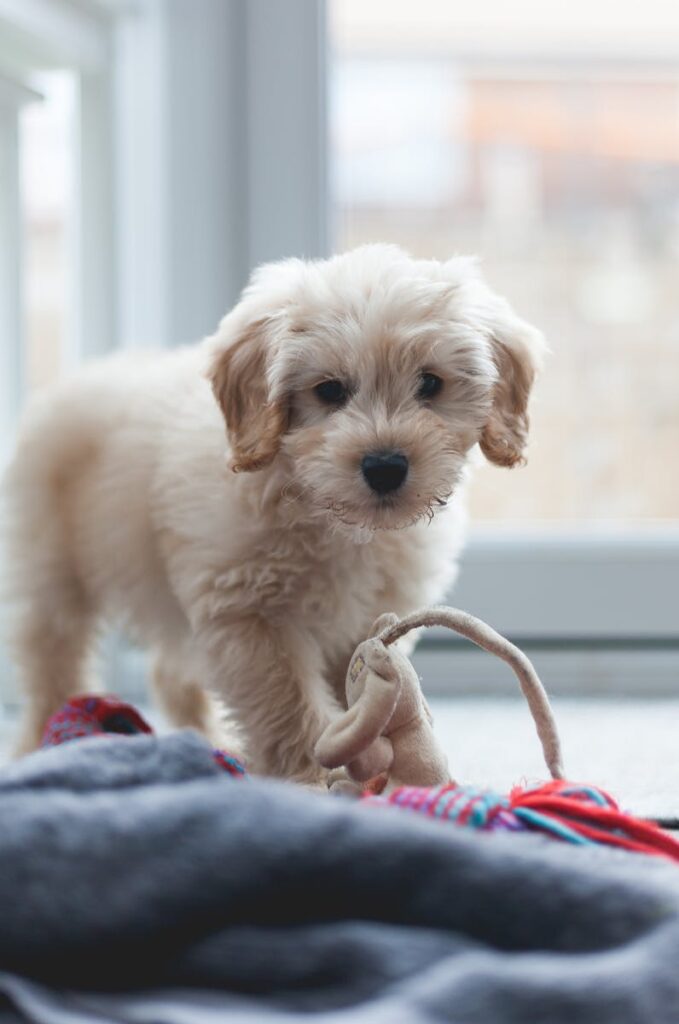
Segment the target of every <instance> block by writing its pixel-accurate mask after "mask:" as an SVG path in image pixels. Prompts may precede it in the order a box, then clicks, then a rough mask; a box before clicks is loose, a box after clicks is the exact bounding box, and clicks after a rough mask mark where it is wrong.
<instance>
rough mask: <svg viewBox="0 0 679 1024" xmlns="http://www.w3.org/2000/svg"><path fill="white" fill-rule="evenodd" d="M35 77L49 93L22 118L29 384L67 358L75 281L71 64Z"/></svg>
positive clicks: (44, 378)
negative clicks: (72, 260)
mask: <svg viewBox="0 0 679 1024" xmlns="http://www.w3.org/2000/svg"><path fill="white" fill-rule="evenodd" d="M32 84H34V86H35V88H36V90H37V91H38V92H40V93H41V94H42V96H43V97H44V98H43V100H42V101H41V102H36V103H30V104H28V105H27V106H26V107H24V108H23V109H22V111H21V114H20V121H19V133H20V135H19V139H20V169H21V194H22V206H23V228H24V234H23V243H24V250H23V261H24V277H23V281H24V334H25V339H26V358H25V367H26V383H27V387H28V388H29V389H34V388H39V387H43V386H45V385H46V384H49V383H50V382H51V381H53V380H54V379H55V378H56V377H57V376H58V374H59V371H60V369H61V367H62V365H63V359H64V352H65V345H66V335H67V331H68V315H69V307H70V288H71V280H70V276H69V267H70V250H69V241H70V240H69V227H70V215H71V199H72V194H73V188H74V183H73V152H74V134H73V120H74V98H75V91H74V89H75V82H74V76H73V75H72V74H70V73H69V72H50V73H45V74H40V75H36V76H35V78H34V79H33V82H32Z"/></svg>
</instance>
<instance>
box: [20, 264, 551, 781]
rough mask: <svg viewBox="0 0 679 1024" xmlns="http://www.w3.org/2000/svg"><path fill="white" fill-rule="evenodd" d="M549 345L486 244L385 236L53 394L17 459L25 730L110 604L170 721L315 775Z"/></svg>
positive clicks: (278, 270) (88, 646)
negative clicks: (362, 663) (430, 248)
mask: <svg viewBox="0 0 679 1024" xmlns="http://www.w3.org/2000/svg"><path fill="white" fill-rule="evenodd" d="M541 352H542V341H541V337H540V335H539V334H538V333H537V332H536V331H535V330H534V329H533V328H532V327H530V326H528V325H527V324H526V323H524V322H523V321H522V320H519V319H518V318H517V317H516V316H515V315H514V313H513V312H512V311H511V309H510V308H509V306H508V305H507V303H506V302H505V301H504V300H503V299H500V298H498V297H497V296H496V295H494V294H493V293H492V292H491V291H490V290H489V289H488V288H487V286H486V285H485V284H484V283H483V281H482V280H481V278H480V276H479V273H478V271H477V269H476V265H475V263H474V262H473V261H471V260H468V259H464V258H455V259H452V260H450V261H449V262H446V263H439V262H435V261H422V260H413V259H411V258H410V257H409V256H408V255H407V254H406V253H404V252H403V251H401V250H400V249H398V248H396V247H393V246H387V245H370V246H364V247H362V248H360V249H357V250H355V251H353V252H349V253H346V254H344V255H341V256H336V257H334V258H332V259H329V260H323V261H316V262H302V261H300V260H287V261H285V262H282V263H276V264H272V265H268V266H264V267H261V268H260V269H259V270H257V271H256V272H255V273H254V275H253V277H252V281H251V283H250V285H249V286H248V288H246V290H245V292H244V294H243V296H242V299H241V301H240V302H239V304H238V305H237V306H236V307H235V309H233V310H232V311H231V312H230V313H229V314H228V315H227V316H226V317H225V318H224V320H223V321H222V323H221V324H220V326H219V329H218V331H217V333H216V334H215V335H214V336H213V337H210V338H208V339H206V340H205V341H204V342H203V343H201V344H199V345H196V346H193V347H190V348H185V349H180V350H175V351H171V352H156V353H148V354H146V355H144V356H139V355H131V354H125V355H121V356H119V357H116V358H113V359H111V360H107V361H103V362H101V363H98V364H93V365H92V366H90V367H88V368H86V369H85V370H83V371H82V372H80V373H79V374H78V375H77V376H76V377H74V378H72V379H71V380H70V381H67V382H66V383H64V384H62V385H60V386H59V387H58V388H56V389H55V390H54V391H52V392H51V393H49V394H47V395H46V396H44V397H41V398H40V399H39V400H37V401H36V402H35V403H34V405H33V407H32V409H31V410H30V411H29V413H28V415H27V418H26V421H25V423H24V426H23V429H22V432H21V435H20V439H19V443H18V447H17V451H16V456H15V458H14V460H13V463H12V465H11V466H10V468H9V470H8V473H7V476H6V479H5V483H4V499H5V511H6V527H5V541H6V549H7V563H8V566H9V577H8V580H7V583H8V588H9V591H10V595H11V598H12V601H13V606H14V616H13V623H14V630H13V647H14V651H15V654H16V660H17V662H18V666H19V669H20V673H21V678H22V683H23V687H24V689H25V694H26V705H25V716H24V726H23V733H22V737H21V741H20V749H21V750H30V749H31V748H33V747H35V746H36V744H37V743H38V742H39V738H40V735H41V731H42V729H43V727H44V724H45V720H46V718H47V717H48V716H49V715H50V714H51V713H52V712H53V711H54V710H55V709H56V708H58V707H59V706H60V704H61V703H62V702H63V701H64V700H65V699H66V698H68V697H69V696H70V695H73V694H75V693H77V692H78V691H82V690H83V689H85V688H89V687H91V686H92V681H91V679H89V678H88V661H89V655H90V654H91V653H92V648H93V641H94V639H95V636H96V632H97V627H98V626H99V625H100V624H101V623H102V622H109V623H114V624H117V625H122V626H123V627H124V629H125V630H126V631H127V632H128V634H129V635H130V637H131V638H132V639H133V640H135V641H136V642H138V643H140V644H142V645H144V646H145V647H147V648H149V649H151V650H152V651H153V652H154V655H155V669H154V682H155V687H156V690H157V693H158V696H159V698H160V700H161V702H162V704H163V705H164V707H165V710H166V712H167V713H168V715H169V716H170V718H171V720H172V721H173V722H175V723H176V724H177V725H182V726H193V727H195V728H197V729H199V730H201V731H202V732H204V733H205V734H206V735H207V736H208V737H210V739H211V740H212V742H214V743H220V744H224V745H226V746H227V747H231V748H232V749H233V748H234V747H236V749H241V750H242V748H241V747H240V734H242V736H243V738H244V743H245V753H246V756H247V758H248V761H249V765H250V767H251V768H252V769H253V770H254V771H256V772H262V773H269V774H273V775H281V776H287V777H292V778H296V779H299V780H302V781H306V782H312V783H313V782H322V781H323V772H322V770H321V769H320V767H319V766H318V764H317V763H316V761H315V759H314V756H313V749H314V744H315V743H316V740H317V739H318V737H319V736H320V734H321V732H322V731H323V729H324V728H325V726H326V725H327V724H328V721H329V719H330V718H331V717H332V716H333V714H335V713H336V712H337V709H338V702H339V701H340V700H341V699H342V697H343V689H344V677H345V672H346V668H347V664H348V661H349V658H350V656H351V654H352V652H353V650H354V647H355V646H356V644H357V643H358V642H359V641H360V640H362V639H363V638H364V637H365V636H366V635H367V633H368V630H369V628H370V625H371V623H372V622H373V621H374V619H375V618H376V617H377V615H378V614H379V613H381V612H383V611H385V610H390V611H393V612H395V613H396V614H397V615H404V614H406V613H407V612H409V611H411V610H412V609H413V608H415V607H417V606H419V605H429V604H432V603H434V602H436V601H437V600H439V599H441V598H443V596H444V594H445V593H446V592H447V590H448V589H449V587H450V585H451V583H452V581H453V577H454V575H455V569H456V559H457V557H458V554H459V551H460V547H461V544H462V540H463V528H464V497H463V489H464V479H465V469H466V466H467V462H468V459H469V455H470V452H471V451H472V449H473V448H474V446H475V445H477V444H479V445H480V447H481V449H482V451H483V452H484V453H485V455H486V457H487V458H488V459H490V460H491V461H492V462H495V463H497V464H498V465H501V466H513V465H515V464H517V463H518V462H520V461H521V458H522V453H523V449H524V445H525V442H526V434H527V426H528V416H527V403H528V396H529V392H530V390H531V386H532V383H533V378H534V375H535V372H536V369H537V366H538V363H539V359H540V355H541ZM225 428H226V429H225ZM215 697H216V698H218V701H216V700H215ZM221 703H223V704H224V705H225V706H226V707H227V708H228V709H229V711H230V712H231V717H230V718H227V717H226V716H225V715H223V714H222V713H221V710H220V707H219V705H220V704H221ZM230 727H233V728H234V729H235V730H236V731H237V733H238V735H234V734H233V732H232V733H231V734H229V729H230Z"/></svg>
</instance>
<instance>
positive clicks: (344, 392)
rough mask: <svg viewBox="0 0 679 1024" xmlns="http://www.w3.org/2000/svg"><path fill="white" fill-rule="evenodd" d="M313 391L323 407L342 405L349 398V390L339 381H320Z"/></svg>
mask: <svg viewBox="0 0 679 1024" xmlns="http://www.w3.org/2000/svg"><path fill="white" fill-rule="evenodd" d="M314 391H315V392H316V394H317V396H318V397H319V398H320V400H321V402H323V403H324V404H325V405H344V403H345V402H346V400H347V398H348V397H349V390H348V388H347V387H346V385H345V384H343V383H342V381H341V380H322V381H321V383H320V384H317V385H316V387H315V388H314Z"/></svg>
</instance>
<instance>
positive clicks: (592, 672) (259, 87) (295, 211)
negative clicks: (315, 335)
mask: <svg viewBox="0 0 679 1024" xmlns="http://www.w3.org/2000/svg"><path fill="white" fill-rule="evenodd" d="M8 28H11V33H12V46H11V47H9V48H8V47H3V46H2V45H1V37H2V32H3V30H4V29H8ZM9 51H11V53H10V52H9ZM50 66H52V67H68V68H71V69H73V70H74V71H76V72H77V73H78V75H79V81H80V105H79V116H78V160H77V167H78V188H77V210H78V215H77V217H76V225H75V231H74V238H73V252H74V261H73V266H74V272H73V279H74V282H75V288H74V294H73V325H74V326H73V330H72V332H71V343H70V348H69V359H70V360H72V361H77V360H81V359H83V358H88V357H91V356H96V355H99V354H101V353H103V352H106V351H109V350H110V349H113V348H116V347H121V346H128V345H146V344H149V343H151V344H154V345H159V344H166V345H174V344H178V343H181V342H185V341H189V340H191V339H194V338H197V337H199V336H201V335H202V334H204V333H206V332H208V331H211V330H212V329H213V328H214V326H215V325H216V323H217V321H218V320H219V318H220V317H221V315H222V314H223V313H224V311H225V310H226V309H227V308H228V307H229V305H230V304H231V303H233V302H234V301H235V299H236V297H237V295H238V293H239V291H240V288H241V287H242V285H243V284H244V282H245V280H246V278H247V275H248V272H249V269H250V268H251V267H252V266H254V265H256V264H257V263H259V262H261V261H262V260H266V259H275V258H280V257H283V256H288V255H301V256H309V257H314V256H323V255H325V254H327V252H328V250H329V249H331V248H332V239H331V237H330V233H329V230H328V224H329V219H330V217H329V214H330V210H329V189H328V132H327V125H326V113H325V112H326V101H325V100H326V89H327V76H328V67H329V61H328V40H327V33H326V10H325V3H324V0H285V3H283V2H282V0H247V2H246V0H219V2H215V0H0V72H1V73H2V74H3V75H5V77H7V76H10V75H11V76H13V78H14V85H13V86H12V88H13V89H15V90H18V92H16V93H15V99H19V98H21V99H25V98H30V94H27V93H25V92H22V89H23V88H24V86H23V85H22V81H23V82H26V81H28V80H29V78H28V75H29V74H30V71H31V70H34V69H37V68H42V67H50ZM15 108H16V104H15ZM4 109H6V105H5V107H3V105H2V90H1V89H0V118H2V117H3V116H5V115H4V114H2V110H4ZM8 137H9V136H8V135H7V133H5V136H4V138H5V140H6V139H7V138H8ZM1 152H2V146H1V144H0V153H1ZM0 204H1V206H0V218H7V217H8V216H9V218H10V220H11V218H12V217H13V216H14V213H13V212H12V211H16V201H15V198H14V197H13V196H12V195H10V194H9V193H4V194H1V195H0ZM12 223H14V228H13V230H14V236H12V234H11V232H8V233H6V235H5V242H4V247H3V248H2V251H0V267H3V266H5V264H3V262H2V261H3V259H4V260H7V259H8V258H9V259H10V260H13V261H14V263H13V266H14V271H13V272H17V269H16V268H17V267H18V262H17V260H18V253H19V229H18V226H17V223H16V221H13V222H12ZM8 239H9V242H8ZM3 280H4V282H5V287H4V291H2V292H1V293H0V326H1V327H3V328H4V327H6V325H7V324H10V327H9V333H8V334H7V335H6V337H9V338H10V339H11V344H10V345H9V347H8V346H7V345H5V347H4V348H3V349H2V351H1V354H0V362H1V364H2V365H0V387H1V388H4V392H3V394H2V396H0V397H1V398H2V405H1V406H0V408H3V409H4V410H6V412H5V416H6V418H7V422H6V423H5V424H0V428H2V427H3V426H4V428H5V429H4V430H3V437H7V435H8V429H7V428H8V425H9V423H10V422H14V421H15V417H16V412H17V410H18V407H19V404H20V393H21V386H22V369H21V351H22V348H21V324H20V317H19V315H18V311H19V308H20V307H19V306H18V305H17V301H18V300H17V299H16V296H18V294H19V282H18V278H17V279H16V282H17V287H16V288H14V284H13V283H12V284H11V285H10V284H8V283H7V282H13V281H14V279H13V278H12V277H11V275H10V276H8V277H7V278H4V279H3V275H1V274H0V288H2V286H3ZM8 295H9V296H14V299H13V301H11V302H8V301H7V296H8ZM3 318H4V319H3ZM12 318H13V319H12ZM678 594H679V526H678V527H675V526H672V525H668V526H667V527H665V528H663V529H659V530H655V529H649V530H648V531H643V530H633V531H631V530H629V531H628V530H625V529H619V528H615V529H613V528H611V529H610V530H608V529H606V528H603V529H601V528H597V529H590V528H589V527H586V526H585V527H583V528H582V529H580V528H578V529H577V530H575V529H573V530H567V529H561V530H559V531H557V532H556V533H554V532H550V531H548V530H545V528H544V526H543V527H539V528H538V527H534V526H532V525H530V524H526V528H525V529H523V528H522V529H521V530H520V531H517V532H515V533H514V532H511V531H488V530H484V531H480V530H476V529H474V528H472V530H471V536H470V543H469V546H468V548H467V551H466V553H465V555H464V558H463V568H462V573H461V577H460V582H459V585H458V586H457V587H456V589H455V591H454V593H453V594H452V595H450V600H451V601H452V602H454V603H457V604H459V605H461V606H463V607H467V608H469V609H470V610H472V611H474V612H476V613H477V614H480V615H481V616H483V617H484V618H486V619H488V620H489V621H491V622H492V623H493V624H495V625H496V626H497V627H498V628H499V629H501V630H503V631H505V632H507V633H509V634H510V635H512V636H514V637H516V638H517V639H520V640H521V641H522V642H523V643H525V645H526V647H527V649H528V650H529V651H530V652H532V651H535V652H537V654H536V660H539V658H541V659H542V661H543V664H544V666H545V667H544V672H545V677H546V679H547V681H548V682H550V681H551V680H552V679H557V680H558V679H563V681H564V687H565V688H566V689H568V688H569V687H572V688H574V689H575V690H578V689H583V690H584V689H587V687H588V686H589V685H592V684H594V685H599V686H600V688H601V689H602V691H605V692H609V690H610V692H627V691H632V690H634V689H635V688H636V689H637V690H638V692H656V691H658V692H660V691H662V692H675V693H676V692H677V691H678V689H679V600H678ZM442 644H443V645H444V646H443V647H442V646H441V645H442ZM442 655H443V657H442ZM545 659H546V660H545ZM635 659H636V660H635ZM419 663H420V665H422V666H423V667H424V666H428V668H425V677H426V682H427V683H428V685H429V687H430V688H432V689H434V690H442V691H445V692H451V690H456V691H459V690H476V688H477V687H486V688H488V687H490V688H491V689H492V688H494V687H496V686H497V687H503V688H504V687H505V686H506V680H504V679H502V680H500V679H498V681H497V683H496V682H495V681H494V680H495V675H496V671H495V669H492V670H491V669H490V668H489V664H490V663H489V661H488V659H483V658H481V657H477V656H476V655H473V654H470V653H469V652H468V651H467V650H466V649H464V650H463V649H461V648H457V647H455V646H453V645H451V643H450V640H449V638H448V637H446V638H445V639H444V638H442V637H440V636H439V637H437V636H433V637H432V638H431V640H429V641H428V642H427V643H425V645H424V646H423V648H422V653H421V655H420V659H419ZM451 676H452V677H453V678H452V679H451ZM623 677H624V678H623ZM597 681H598V683H597ZM607 688H608V689H607Z"/></svg>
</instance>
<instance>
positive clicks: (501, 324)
mask: <svg viewBox="0 0 679 1024" xmlns="http://www.w3.org/2000/svg"><path fill="white" fill-rule="evenodd" d="M209 345H210V348H211V355H210V358H211V370H210V377H211V381H212V386H213V390H214V393H215V396H216V398H217V401H218V402H219V404H220V406H221V408H222V411H223V414H224V418H225V420H226V425H227V429H228V435H229V440H230V445H231V452H232V462H231V465H232V468H233V469H234V470H236V471H251V470H259V469H262V468H263V467H265V466H267V465H269V464H270V463H271V462H273V461H274V459H276V457H277V456H279V457H280V458H279V460H278V461H279V462H280V464H281V465H282V464H285V467H286V473H287V474H288V475H289V476H290V478H291V483H294V484H295V485H296V488H295V490H296V493H297V494H298V495H299V500H300V501H305V502H306V503H307V504H310V505H311V506H312V507H313V509H314V510H315V511H319V512H320V511H323V512H325V513H329V514H330V515H331V516H333V517H335V518H336V519H337V520H339V521H341V522H344V523H347V524H351V525H352V526H357V527H367V528H368V529H379V528H390V529H396V528H400V527H403V526H407V525H408V524H410V523H413V522H415V521H417V520H418V519H420V518H422V517H423V516H426V515H431V514H432V513H433V512H435V511H436V509H437V508H439V507H441V506H443V505H444V504H445V502H446V500H447V499H448V497H449V496H450V495H451V494H452V492H453V491H454V489H455V485H456V483H457V482H458V481H459V479H460V477H461V475H462V472H463V468H464V465H465V461H466V456H467V453H468V452H469V449H470V448H471V447H472V446H473V445H474V444H476V443H477V442H478V443H479V444H480V446H481V449H482V450H483V452H484V454H485V455H486V457H487V458H488V459H490V460H491V461H492V462H495V463H496V464H498V465H501V466H513V465H516V464H517V463H519V462H520V461H521V460H522V457H523V449H524V446H525V443H526V439H527V431H528V413H527V405H528V396H529V393H530V390H531V386H532V383H533V378H534V376H535V373H536V370H537V368H538V364H539V361H540V356H541V353H542V340H541V336H540V335H539V334H538V332H537V331H535V330H534V329H533V328H532V327H530V326H529V325H528V324H526V323H524V322H523V321H521V320H519V319H518V317H516V316H515V315H514V313H513V312H512V311H511V309H510V308H509V306H508V305H507V303H506V302H505V301H504V300H503V299H500V298H499V297H497V296H496V295H494V294H493V293H492V292H491V291H490V290H489V289H488V287H487V286H486V285H485V284H484V282H483V281H482V279H481V277H480V275H479V273H478V271H477V269H476V265H475V263H474V262H473V261H472V260H469V259H465V258H455V259H452V260H450V261H448V262H446V263H438V262H436V261H424V260H412V259H410V258H409V257H408V256H407V255H406V253H404V252H403V251H402V250H400V249H398V248H396V247H394V246H386V245H370V246H363V247H361V248H360V249H356V250H354V251H353V252H349V253H346V254H344V255H342V256H337V257H334V258H333V259H330V260H325V261H318V262H312V263H304V262H302V261H300V260H288V261H285V262H283V263H278V264H271V265H268V266H264V267H261V268H260V269H259V270H258V271H256V272H255V274H254V276H253V279H252V281H251V283H250V285H249V287H248V288H247V289H246V290H245V292H244V295H243V298H242V300H241V302H240V303H239V304H238V306H236V308H235V309H234V310H233V311H232V312H231V313H230V314H229V315H228V316H226V317H225V319H224V320H223V321H222V324H221V325H220V329H219V331H218V333H217V335H216V336H215V337H214V338H212V339H210V341H209Z"/></svg>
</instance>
